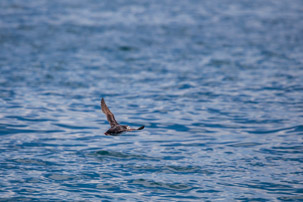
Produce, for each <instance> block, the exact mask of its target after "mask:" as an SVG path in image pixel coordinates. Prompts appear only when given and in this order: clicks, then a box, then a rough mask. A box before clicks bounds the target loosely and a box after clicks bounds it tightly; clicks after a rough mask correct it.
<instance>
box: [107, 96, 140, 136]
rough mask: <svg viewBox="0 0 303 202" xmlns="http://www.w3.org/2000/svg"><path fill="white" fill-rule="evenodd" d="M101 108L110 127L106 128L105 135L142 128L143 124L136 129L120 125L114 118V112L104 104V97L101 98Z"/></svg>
mask: <svg viewBox="0 0 303 202" xmlns="http://www.w3.org/2000/svg"><path fill="white" fill-rule="evenodd" d="M101 110H102V112H103V113H104V114H105V115H106V118H107V121H108V122H109V124H110V126H111V128H110V129H108V130H107V131H106V132H105V133H104V134H105V135H118V134H120V133H122V132H126V131H134V130H142V129H143V128H144V126H141V127H140V128H138V129H132V128H130V127H129V126H127V125H120V124H119V123H118V122H117V121H116V119H115V116H114V114H113V113H112V112H111V111H110V110H109V109H108V107H107V105H106V104H105V101H104V99H103V98H102V99H101Z"/></svg>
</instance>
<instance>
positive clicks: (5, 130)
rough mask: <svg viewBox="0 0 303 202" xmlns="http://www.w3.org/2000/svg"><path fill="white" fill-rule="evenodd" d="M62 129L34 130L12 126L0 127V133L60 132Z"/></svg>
mask: <svg viewBox="0 0 303 202" xmlns="http://www.w3.org/2000/svg"><path fill="white" fill-rule="evenodd" d="M60 132H63V131H62V130H32V129H16V128H10V127H5V126H4V127H0V135H12V134H20V133H21V134H22V133H25V134H26V133H40V134H43V133H46V134H48V133H60Z"/></svg>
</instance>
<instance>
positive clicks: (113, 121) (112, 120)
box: [101, 98, 119, 127]
mask: <svg viewBox="0 0 303 202" xmlns="http://www.w3.org/2000/svg"><path fill="white" fill-rule="evenodd" d="M101 109H102V111H103V113H104V114H105V115H106V118H107V120H108V122H109V124H110V126H111V127H114V126H116V125H119V124H118V122H117V121H116V119H115V116H114V115H113V113H112V112H111V111H110V110H109V109H108V107H107V106H106V104H105V101H104V99H103V98H102V99H101Z"/></svg>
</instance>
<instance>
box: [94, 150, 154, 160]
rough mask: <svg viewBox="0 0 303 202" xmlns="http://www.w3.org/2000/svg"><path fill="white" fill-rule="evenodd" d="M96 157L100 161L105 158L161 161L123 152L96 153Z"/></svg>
mask: <svg viewBox="0 0 303 202" xmlns="http://www.w3.org/2000/svg"><path fill="white" fill-rule="evenodd" d="M94 155H95V156H96V157H98V158H99V159H105V158H113V159H121V160H152V161H159V159H157V158H154V157H149V156H146V155H137V154H129V153H123V152H115V151H105V150H100V151H97V152H95V153H94Z"/></svg>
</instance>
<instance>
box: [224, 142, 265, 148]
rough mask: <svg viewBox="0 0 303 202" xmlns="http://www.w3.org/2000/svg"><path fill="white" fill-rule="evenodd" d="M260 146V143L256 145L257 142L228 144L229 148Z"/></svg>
mask: <svg viewBox="0 0 303 202" xmlns="http://www.w3.org/2000/svg"><path fill="white" fill-rule="evenodd" d="M259 145H262V144H261V143H257V142H242V143H236V144H230V145H228V146H230V147H244V148H247V147H255V146H259Z"/></svg>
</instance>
